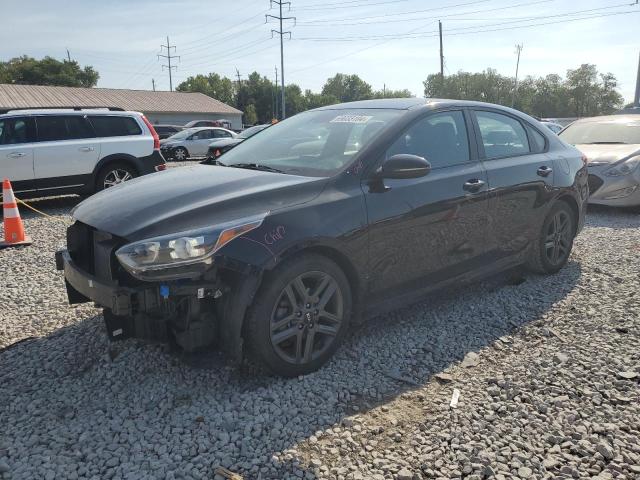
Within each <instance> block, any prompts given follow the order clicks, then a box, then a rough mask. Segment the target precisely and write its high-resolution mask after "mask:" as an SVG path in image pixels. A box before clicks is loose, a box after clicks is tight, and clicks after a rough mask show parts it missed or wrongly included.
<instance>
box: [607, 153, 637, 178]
mask: <svg viewBox="0 0 640 480" xmlns="http://www.w3.org/2000/svg"><path fill="white" fill-rule="evenodd" d="M638 165H640V155H639V156H637V157H632V158H630V159H628V160H624V161H623V162H619V163H616V164H615V165H614V166H612V167H611V168H608V169H606V170H605V171H604V172H602V173H603V174H604V175H606V176H607V177H621V176H623V175H629V174H630V173H632V172H633V171H634V170H635V169H636V168H637V167H638Z"/></svg>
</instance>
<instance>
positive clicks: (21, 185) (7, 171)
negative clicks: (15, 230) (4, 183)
mask: <svg viewBox="0 0 640 480" xmlns="http://www.w3.org/2000/svg"><path fill="white" fill-rule="evenodd" d="M34 137H35V128H34V124H33V119H31V118H29V117H8V118H3V119H0V179H2V178H8V179H9V180H11V184H12V185H11V186H12V187H13V190H14V192H15V193H16V194H17V195H18V197H19V196H20V193H21V192H25V193H28V192H33V191H34V190H35V185H34V178H35V176H34V173H33V140H34Z"/></svg>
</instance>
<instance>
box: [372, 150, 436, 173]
mask: <svg viewBox="0 0 640 480" xmlns="http://www.w3.org/2000/svg"><path fill="white" fill-rule="evenodd" d="M430 171H431V164H430V163H429V162H428V161H427V160H426V159H425V158H424V157H419V156H418V155H411V154H408V153H400V154H397V155H393V156H392V157H390V158H388V159H387V160H386V161H385V162H384V163H383V164H382V166H381V167H380V169H379V170H378V174H379V176H380V177H382V178H419V177H424V176H425V175H427V174H428V173H429V172H430Z"/></svg>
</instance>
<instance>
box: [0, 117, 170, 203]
mask: <svg viewBox="0 0 640 480" xmlns="http://www.w3.org/2000/svg"><path fill="white" fill-rule="evenodd" d="M165 168H166V164H165V161H164V158H163V157H162V155H161V154H160V140H159V139H158V134H157V133H156V132H155V130H154V129H153V126H152V125H151V124H150V123H149V121H148V120H147V119H146V118H145V116H144V115H142V114H141V113H139V112H125V111H122V110H117V109H81V108H76V109H73V108H68V109H42V110H30V109H28V110H3V111H0V177H7V178H8V179H9V180H11V183H12V186H13V189H14V191H15V192H16V194H18V195H19V196H23V197H25V196H29V197H34V196H48V195H60V194H69V193H77V194H90V193H93V192H96V191H99V190H103V189H105V188H108V187H111V186H113V185H116V184H118V183H122V182H125V181H127V180H129V179H131V178H134V177H138V176H140V175H146V174H148V173H152V172H156V171H159V170H164V169H165Z"/></svg>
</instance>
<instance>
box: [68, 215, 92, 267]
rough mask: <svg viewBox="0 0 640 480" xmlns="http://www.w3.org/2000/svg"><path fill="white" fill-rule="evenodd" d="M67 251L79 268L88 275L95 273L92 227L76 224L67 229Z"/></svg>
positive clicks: (80, 223)
mask: <svg viewBox="0 0 640 480" xmlns="http://www.w3.org/2000/svg"><path fill="white" fill-rule="evenodd" d="M67 250H68V251H69V255H70V256H71V259H72V260H73V261H74V262H75V263H76V265H78V267H80V268H81V269H82V270H84V271H85V272H87V273H91V274H93V273H94V267H93V228H92V227H90V226H89V225H85V224H84V223H82V222H75V223H74V224H73V225H71V226H70V227H69V228H67Z"/></svg>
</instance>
